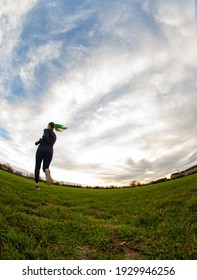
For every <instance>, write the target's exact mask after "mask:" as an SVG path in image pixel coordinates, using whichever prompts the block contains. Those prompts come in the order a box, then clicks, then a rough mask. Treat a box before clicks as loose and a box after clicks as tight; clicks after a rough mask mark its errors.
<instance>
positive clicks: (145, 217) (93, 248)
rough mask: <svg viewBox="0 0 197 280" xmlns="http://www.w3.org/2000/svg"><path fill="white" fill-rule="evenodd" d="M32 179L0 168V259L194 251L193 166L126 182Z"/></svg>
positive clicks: (184, 255)
mask: <svg viewBox="0 0 197 280" xmlns="http://www.w3.org/2000/svg"><path fill="white" fill-rule="evenodd" d="M33 186H34V183H33V181H31V180H29V179H26V178H22V177H19V176H16V175H13V174H10V173H7V172H5V171H2V170H0V190H1V191H0V244H1V246H0V259H5V260H8V259H18V260H21V259H23V260H25V259H46V260H49V259H53V260H56V259H59V260H61V259H70V260H71V259H75V260H76V259H92V260H94V259H97V260H102V259H104V260H106V259H112V260H113V259H122V260H123V259H149V260H151V259H158V260H160V259H165V260H167V259H173V260H175V259H179V260H181V259H188V260H190V259H197V247H196V245H197V243H196V233H197V215H196V210H197V198H196V196H197V174H195V175H190V176H187V177H184V178H181V179H177V180H174V181H169V182H165V183H160V184H155V185H151V186H144V187H136V188H129V189H80V188H71V187H62V186H47V185H46V184H45V183H41V190H40V191H37V190H34V188H33Z"/></svg>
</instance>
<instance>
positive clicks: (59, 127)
mask: <svg viewBox="0 0 197 280" xmlns="http://www.w3.org/2000/svg"><path fill="white" fill-rule="evenodd" d="M54 128H55V130H56V131H59V132H61V131H63V130H66V129H67V127H66V126H64V125H62V124H57V123H54V122H50V123H49V124H48V129H54Z"/></svg>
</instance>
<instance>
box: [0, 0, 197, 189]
mask: <svg viewBox="0 0 197 280" xmlns="http://www.w3.org/2000/svg"><path fill="white" fill-rule="evenodd" d="M6 3H8V4H6ZM3 7H4V9H3V10H2V14H1V18H0V24H1V27H2V28H1V30H2V31H1V32H2V33H1V36H0V38H4V40H3V45H2V46H1V53H2V54H3V58H4V59H3V60H2V64H1V66H0V67H1V71H2V75H1V78H0V101H1V110H0V118H1V122H2V123H3V124H4V125H3V126H2V127H1V132H0V133H1V134H0V135H1V138H0V141H1V147H2V148H1V150H0V157H1V158H3V159H4V160H7V161H9V162H11V163H13V164H14V165H19V166H20V167H22V168H27V169H28V170H31V171H33V169H34V155H35V151H36V147H35V146H34V142H35V141H36V140H37V139H39V137H40V136H41V135H42V132H43V129H44V128H45V126H46V125H47V123H48V122H49V121H55V122H59V123H65V124H66V125H67V126H68V127H69V129H68V130H67V131H66V132H65V133H61V134H58V135H57V136H58V141H57V143H56V145H55V153H54V158H53V162H52V169H53V172H54V173H53V174H54V177H55V179H59V180H65V181H71V182H72V181H73V182H77V183H84V184H96V185H97V184H100V185H105V184H110V185H111V184H118V185H126V184H127V185H128V184H129V182H130V181H132V180H142V181H143V180H146V181H147V180H152V179H154V178H158V177H162V176H165V175H166V174H169V173H170V172H173V171H174V169H177V168H184V167H185V166H189V164H195V158H196V157H195V151H196V148H195V142H196V140H195V135H194V131H195V129H196V122H195V120H196V105H197V104H196V98H195V96H196V86H197V82H196V77H195V72H196V68H197V64H196V61H197V57H196V56H197V54H196V31H195V13H194V5H193V4H192V1H191V2H190V3H189V4H188V3H187V4H186V3H185V1H176V0H173V1H165V2H163V1H160V0H158V1H156V2H154V1H149V0H146V1H141V0H135V1H132V3H131V1H123V2H121V3H120V1H114V2H113V5H111V1H104V2H102V3H97V2H95V1H91V0H87V1H82V2H81V1H74V2H72V3H70V4H69V2H67V1H65V2H62V1H55V2H54V1H51V2H47V3H46V2H45V3H44V2H38V1H29V2H28V3H26V4H25V3H23V4H22V3H21V4H20V7H19V9H18V11H17V12H16V14H14V9H15V8H16V3H15V2H14V1H11V0H10V1H5V2H3ZM2 36H3V37H2ZM24 143H25V144H24Z"/></svg>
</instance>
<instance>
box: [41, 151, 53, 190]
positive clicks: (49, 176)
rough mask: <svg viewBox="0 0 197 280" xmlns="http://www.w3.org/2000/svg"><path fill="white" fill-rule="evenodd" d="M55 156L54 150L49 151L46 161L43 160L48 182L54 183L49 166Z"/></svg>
mask: <svg viewBox="0 0 197 280" xmlns="http://www.w3.org/2000/svg"><path fill="white" fill-rule="evenodd" d="M52 158H53V153H52V152H48V153H47V154H46V155H45V157H44V161H43V171H44V172H45V175H46V182H47V184H49V185H50V184H53V179H52V178H51V172H50V170H49V166H50V163H51V161H52Z"/></svg>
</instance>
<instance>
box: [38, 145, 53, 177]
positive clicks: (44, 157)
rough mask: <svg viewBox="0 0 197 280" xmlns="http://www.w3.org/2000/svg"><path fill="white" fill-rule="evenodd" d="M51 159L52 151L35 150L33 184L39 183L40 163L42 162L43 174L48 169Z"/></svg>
mask: <svg viewBox="0 0 197 280" xmlns="http://www.w3.org/2000/svg"><path fill="white" fill-rule="evenodd" d="M52 158H53V151H52V150H50V151H49V150H48V151H47V150H42V149H39V148H38V149H37V152H36V166H35V182H36V183H38V182H39V176H40V167H41V163H42V161H43V171H44V172H45V170H46V169H48V168H49V165H50V163H51V161H52Z"/></svg>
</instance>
